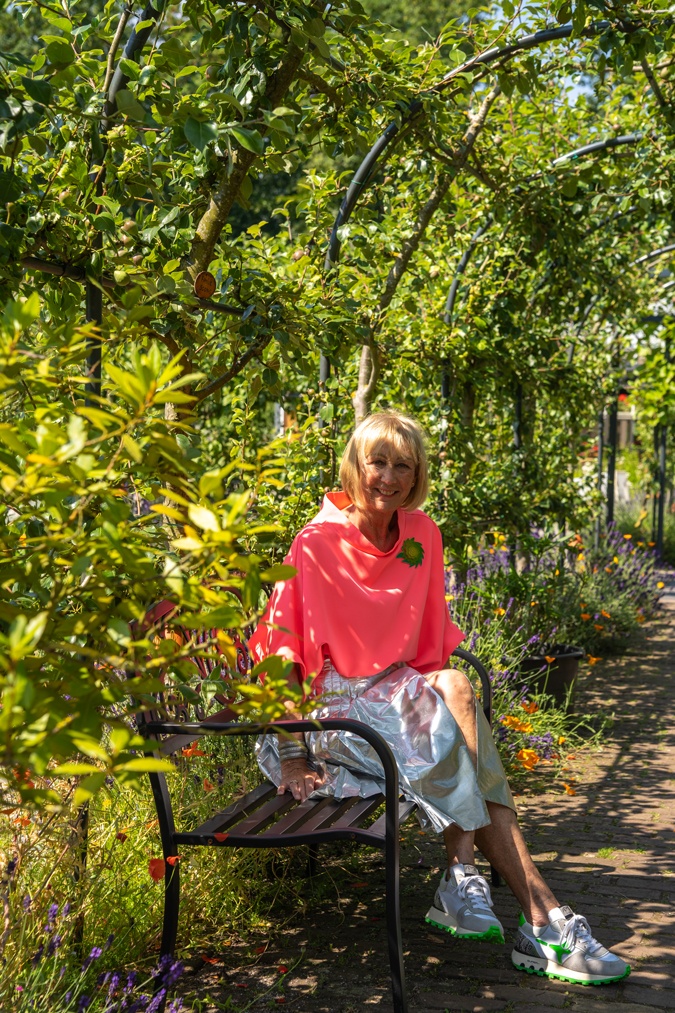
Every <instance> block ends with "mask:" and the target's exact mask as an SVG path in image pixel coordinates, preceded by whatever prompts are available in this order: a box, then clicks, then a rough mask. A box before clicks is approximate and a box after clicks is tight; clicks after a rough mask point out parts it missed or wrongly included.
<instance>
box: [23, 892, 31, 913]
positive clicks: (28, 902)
mask: <svg viewBox="0 0 675 1013" xmlns="http://www.w3.org/2000/svg"><path fill="white" fill-rule="evenodd" d="M32 903H33V901H32V900H31V896H30V894H29V893H27V894H26V896H25V897H24V899H23V909H24V911H28V910H29V908H30V906H31V904H32Z"/></svg>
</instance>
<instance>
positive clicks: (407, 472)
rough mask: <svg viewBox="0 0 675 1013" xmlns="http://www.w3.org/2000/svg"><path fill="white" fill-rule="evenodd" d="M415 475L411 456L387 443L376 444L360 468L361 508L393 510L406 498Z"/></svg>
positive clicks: (389, 511) (386, 511)
mask: <svg viewBox="0 0 675 1013" xmlns="http://www.w3.org/2000/svg"><path fill="white" fill-rule="evenodd" d="M415 478H416V468H415V462H414V461H413V460H412V458H410V457H408V456H406V455H405V454H404V453H402V452H401V451H398V450H396V449H395V448H394V447H392V446H390V445H388V444H382V445H380V446H379V447H375V448H374V449H373V450H372V451H371V453H369V454H368V455H367V456H366V459H365V461H364V463H363V465H362V467H361V497H362V500H363V509H364V510H368V511H376V512H377V513H380V512H384V513H393V511H394V510H397V509H398V508H399V507H401V506H403V504H404V503H405V501H406V500H407V499H408V497H409V495H410V492H411V490H412V487H413V486H414V484H415Z"/></svg>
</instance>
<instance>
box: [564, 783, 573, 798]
mask: <svg viewBox="0 0 675 1013" xmlns="http://www.w3.org/2000/svg"><path fill="white" fill-rule="evenodd" d="M563 788H564V789H565V794H566V795H576V791H575V790H574V788H573V787H572V786H571V785H570V784H565V782H564V781H563Z"/></svg>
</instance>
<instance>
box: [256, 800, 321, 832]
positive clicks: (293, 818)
mask: <svg viewBox="0 0 675 1013" xmlns="http://www.w3.org/2000/svg"><path fill="white" fill-rule="evenodd" d="M332 801H333V799H332V798H330V796H327V797H326V798H312V799H309V798H308V799H306V801H304V802H301V803H300V805H298V806H296V808H295V809H292V810H291V812H289V813H287V814H286V815H285V816H283V817H282V818H281V819H280V820H277V822H276V823H274V824H273V825H272V826H271V827H270V829H269V830H266V831H265V832H264V833H262V834H261V835H260V836H261V837H268V836H269V835H270V834H289V835H293V834H294V833H297V832H298V831H299V830H300V829H302V832H303V833H305V831H306V823H307V820H308V819H310V817H311V816H313V815H315V814H316V813H317V812H319V811H320V810H321V809H325V807H326V806H327V805H328V804H329V803H330V802H332Z"/></svg>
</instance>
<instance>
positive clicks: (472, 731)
mask: <svg viewBox="0 0 675 1013" xmlns="http://www.w3.org/2000/svg"><path fill="white" fill-rule="evenodd" d="M426 680H427V682H428V683H429V685H430V686H432V687H433V689H435V690H436V692H437V693H438V695H439V696H440V697H441V698H442V700H443V702H444V703H445V706H446V707H447V708H448V710H449V711H450V713H451V714H452V716H453V718H454V719H455V721H456V722H457V724H458V726H459V730H460V731H461V733H462V735H463V736H464V741H465V743H466V748H467V749H468V751H469V756H470V757H471V761H472V763H473V765H474V767H475V766H476V750H477V735H476V697H475V694H474V692H473V689H472V688H471V683H470V682H469V680H468V679H467V677H466V676H465V675H464V674H463V673H462V672H458V671H457V669H454V668H446V669H443V670H442V671H440V672H431V673H430V674H429V675H427V676H426ZM443 842H444V844H445V850H446V851H447V853H448V867H452V866H453V865H457V863H458V862H461V864H462V865H473V861H474V853H473V852H474V831H473V830H462V828H461V827H458V826H457V824H456V823H453V824H451V826H449V827H446V829H445V830H444V831H443Z"/></svg>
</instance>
